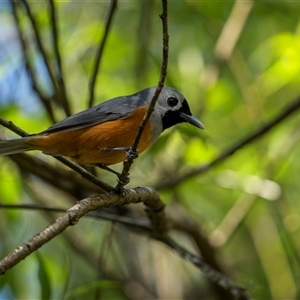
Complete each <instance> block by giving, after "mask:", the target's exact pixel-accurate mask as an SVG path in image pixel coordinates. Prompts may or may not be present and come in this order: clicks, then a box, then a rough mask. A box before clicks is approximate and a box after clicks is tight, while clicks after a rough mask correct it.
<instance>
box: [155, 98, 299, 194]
mask: <svg viewBox="0 0 300 300" xmlns="http://www.w3.org/2000/svg"><path fill="white" fill-rule="evenodd" d="M299 109H300V97H298V98H296V100H294V101H293V102H291V103H290V104H288V105H287V106H286V107H284V108H283V109H280V112H279V113H278V114H277V115H276V116H275V117H274V118H273V119H272V120H270V121H268V122H267V123H266V124H264V125H263V126H261V127H259V128H257V129H256V130H254V131H253V132H252V133H251V134H249V135H248V136H246V137H245V138H244V139H241V140H240V141H239V142H237V143H236V144H234V145H232V146H231V147H229V148H228V149H227V150H225V151H224V152H222V153H221V154H219V156H217V157H216V158H215V159H214V160H212V161H211V162H210V163H208V164H205V165H200V166H199V167H196V168H194V169H193V170H191V171H189V172H187V173H185V174H181V175H178V176H173V177H172V176H171V177H170V178H169V179H167V180H165V181H162V180H161V181H159V182H160V183H158V184H156V189H169V188H172V187H174V186H175V185H178V184H180V183H182V182H183V181H185V180H187V179H189V178H192V177H194V176H197V175H200V174H202V173H205V172H207V171H208V170H210V169H211V168H212V167H214V166H216V165H218V164H220V163H221V162H223V161H224V160H226V159H227V158H228V157H230V156H231V155H232V154H234V153H235V152H236V151H238V150H239V149H241V148H243V147H244V146H246V145H248V144H250V143H251V142H253V141H255V140H256V139H258V138H261V137H263V136H264V135H265V134H267V133H268V132H269V131H270V130H271V129H273V128H274V127H276V126H277V125H279V124H280V123H281V122H283V121H284V120H285V119H287V118H288V117H290V116H291V115H292V114H293V113H294V112H296V111H297V110H299Z"/></svg>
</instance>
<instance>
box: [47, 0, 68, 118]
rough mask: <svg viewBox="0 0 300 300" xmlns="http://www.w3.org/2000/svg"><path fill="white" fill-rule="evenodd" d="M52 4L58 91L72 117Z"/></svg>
mask: <svg viewBox="0 0 300 300" xmlns="http://www.w3.org/2000/svg"><path fill="white" fill-rule="evenodd" d="M49 4H50V19H51V29H52V38H53V47H54V55H55V58H56V62H57V76H56V80H57V84H58V91H59V95H58V97H59V100H60V102H61V104H62V106H63V108H64V111H65V113H66V115H67V116H70V115H71V109H70V105H69V101H68V97H67V90H66V86H65V81H64V76H63V69H62V63H61V56H60V51H59V35H58V30H57V22H58V21H57V14H56V9H55V5H54V1H53V0H49Z"/></svg>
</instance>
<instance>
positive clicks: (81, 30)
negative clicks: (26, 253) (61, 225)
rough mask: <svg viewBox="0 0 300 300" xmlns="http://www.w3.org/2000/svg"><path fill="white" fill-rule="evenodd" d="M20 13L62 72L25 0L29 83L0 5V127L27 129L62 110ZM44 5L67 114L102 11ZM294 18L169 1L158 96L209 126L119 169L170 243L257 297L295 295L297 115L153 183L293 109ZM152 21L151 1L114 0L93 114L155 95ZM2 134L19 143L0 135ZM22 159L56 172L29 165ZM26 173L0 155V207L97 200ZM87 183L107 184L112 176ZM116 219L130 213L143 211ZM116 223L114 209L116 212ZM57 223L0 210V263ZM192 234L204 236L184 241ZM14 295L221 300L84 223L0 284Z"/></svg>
mask: <svg viewBox="0 0 300 300" xmlns="http://www.w3.org/2000/svg"><path fill="white" fill-rule="evenodd" d="M26 3H27V4H28V7H29V8H30V12H31V14H32V18H33V19H34V20H35V25H36V28H37V30H38V33H39V35H40V37H41V42H42V45H43V47H44V49H45V52H46V57H47V61H48V62H49V65H50V68H51V70H52V72H53V74H59V68H58V64H57V63H56V56H55V50H54V44H55V43H54V38H53V31H52V30H53V27H52V24H53V20H52V19H51V3H52V1H36V2H31V1H28V2H24V1H23V0H22V1H19V2H17V3H16V7H15V9H16V12H17V15H18V23H19V28H21V31H22V34H23V37H24V40H25V44H26V47H25V48H26V50H27V58H28V61H29V62H30V65H31V67H32V68H33V69H34V74H35V78H34V81H33V80H32V76H31V75H30V72H28V65H26V60H24V48H23V47H22V44H21V42H20V36H19V31H18V29H17V26H16V19H15V17H14V13H13V9H12V3H11V2H10V1H7V2H1V3H0V28H1V30H0V116H1V117H2V118H4V119H6V120H11V121H13V122H14V123H15V124H16V125H17V126H19V127H21V128H22V129H24V130H25V131H27V132H30V133H35V132H39V131H42V130H44V129H46V128H47V127H48V126H50V125H51V124H53V121H54V120H55V121H58V120H61V119H63V118H64V117H65V116H66V114H65V110H64V109H63V107H62V105H60V104H59V101H58V99H60V97H62V96H61V95H57V93H56V91H55V89H54V87H53V84H52V81H51V78H50V77H49V73H48V71H47V67H46V66H45V61H44V59H43V56H42V55H41V52H40V49H39V46H38V44H37V42H36V39H35V33H34V30H33V27H32V24H31V22H30V18H29V17H28V11H27V10H26V5H25V4H26ZM53 4H54V8H55V12H56V24H57V29H58V36H59V39H58V46H59V51H60V54H61V62H62V70H63V79H64V83H65V86H66V93H65V94H66V98H67V99H68V103H69V106H70V111H71V113H75V112H78V111H80V110H83V109H85V108H87V107H88V103H89V82H90V79H91V74H92V70H93V68H94V66H95V55H96V52H97V49H98V46H99V41H100V40H101V37H102V35H103V32H104V28H105V24H106V18H107V14H108V10H109V7H110V2H109V1H94V2H85V1H64V2H61V1H55V2H54V3H53ZM299 12H300V3H298V2H294V1H218V2H215V1H183V0H182V1H169V36H170V53H169V67H168V76H167V79H166V85H168V86H172V87H175V88H176V89H178V90H180V91H181V92H182V93H183V94H184V95H185V97H186V99H187V100H188V101H189V103H190V106H191V109H192V111H193V114H194V115H196V116H197V117H199V118H200V119H201V120H202V122H203V123H204V125H205V127H206V130H205V131H204V132H199V131H198V130H197V129H196V128H192V127H191V126H188V125H185V124H182V125H179V126H177V127H176V128H172V129H170V130H168V131H166V132H165V133H164V134H163V136H162V137H161V138H160V139H159V140H158V141H157V142H156V143H155V144H154V145H153V146H152V147H151V148H150V149H149V150H147V151H146V152H145V153H143V154H142V155H141V156H140V157H139V159H138V160H136V162H135V163H134V166H133V168H132V170H131V182H130V185H129V186H130V187H135V186H154V187H159V191H160V194H161V197H162V199H163V201H164V202H165V203H166V204H167V209H166V210H167V214H168V216H169V217H170V219H171V220H172V230H171V233H170V234H171V236H172V237H173V238H174V239H175V240H176V241H178V242H179V243H180V244H181V245H184V246H185V247H186V248H187V249H190V250H191V251H193V252H196V253H204V252H205V251H207V252H209V253H210V254H211V255H212V256H214V259H215V260H216V262H217V264H218V266H219V267H220V269H222V271H223V272H224V273H225V274H227V275H228V276H229V277H230V278H232V279H233V280H234V281H235V282H236V283H237V284H238V285H240V286H243V287H245V288H246V290H247V291H248V293H249V294H250V295H251V296H252V297H254V298H256V299H299V298H300V288H299V282H300V268H299V267H300V239H299V235H300V199H299V195H300V181H299V172H300V159H299V157H298V155H299V151H300V143H299V140H300V139H299V138H300V131H299V126H300V119H299V117H298V112H295V113H294V114H292V115H290V116H289V117H288V118H285V119H284V120H282V122H280V123H279V124H277V125H276V126H274V128H272V129H271V130H270V131H268V132H267V133H265V134H262V135H261V136H260V137H259V138H257V139H255V140H253V141H252V142H250V143H248V144H247V145H245V146H244V147H242V148H241V149H239V150H238V151H236V152H235V153H233V154H232V155H231V156H228V157H227V158H226V159H225V160H223V161H222V162H220V163H219V164H216V165H215V166H213V167H211V168H207V169H206V171H203V172H201V173H200V172H199V174H194V176H190V177H188V178H186V179H183V180H181V181H180V182H179V183H177V184H175V185H172V186H166V185H165V183H166V182H170V180H172V179H174V178H175V179H176V178H178V176H181V175H182V174H187V173H189V172H190V171H191V170H193V169H194V168H197V167H199V166H201V165H205V164H207V163H210V162H211V161H213V160H214V159H215V158H216V157H218V156H219V155H220V154H222V153H224V151H226V149H230V148H231V147H233V146H234V145H237V144H238V143H240V141H241V140H243V139H244V138H246V137H248V136H250V135H251V134H252V133H253V132H254V131H255V130H257V129H258V128H260V127H262V126H264V125H265V124H266V123H267V122H268V121H269V120H271V119H272V118H274V117H276V116H277V115H279V114H280V113H281V112H282V111H283V110H284V109H285V107H286V106H288V105H289V103H292V102H293V101H294V100H295V99H297V97H299V94H300V58H299V57H300V19H299ZM160 13H161V3H160V1H119V3H118V8H117V10H116V11H115V14H114V18H113V22H112V26H111V29H110V31H109V36H108V40H107V43H106V46H105V49H104V52H103V56H102V60H101V65H100V69H99V73H98V77H97V84H96V88H95V102H94V103H95V104H96V103H100V102H102V101H104V100H107V99H109V98H113V97H115V96H119V95H125V94H131V93H134V92H136V91H137V90H140V89H143V88H146V87H148V86H155V85H156V84H157V82H158V78H159V72H160V64H161V55H162V33H161V31H162V29H161V20H160V18H159V14H160ZM58 77H59V76H58V75H57V78H58ZM33 82H35V83H36V84H37V86H34V84H33ZM45 103H46V104H45ZM49 107H50V108H49ZM47 108H48V109H47ZM295 110H296V108H295ZM49 112H50V113H49ZM0 136H1V138H13V137H16V135H15V134H14V133H12V132H11V131H9V130H8V129H5V128H2V127H1V126H0ZM29 155H30V156H34V157H38V158H39V159H41V160H42V161H45V162H47V163H49V164H51V165H52V166H54V168H57V169H58V168H63V169H65V170H68V169H67V167H65V166H63V165H61V164H60V163H59V162H57V161H56V160H54V159H53V158H52V157H49V156H46V155H43V154H42V153H38V152H32V153H30V154H29ZM25 162H26V156H25V157H23V156H22V157H21V156H19V159H17V158H10V157H0V202H1V204H4V205H8V204H39V205H46V206H50V207H59V208H68V207H70V206H71V205H72V203H74V201H76V200H80V199H82V198H84V197H86V196H88V195H91V194H95V191H93V190H92V189H91V190H89V189H88V187H87V189H86V190H85V191H83V190H81V189H80V188H78V187H76V186H74V184H73V179H72V178H73V177H72V176H73V175H70V176H69V177H66V178H64V180H62V179H60V185H58V184H55V180H54V179H53V178H52V179H51V176H49V178H50V179H49V180H48V181H47V180H45V178H44V179H42V178H41V177H39V176H38V175H37V173H36V172H35V171H34V167H33V166H27V167H26V166H25V165H26V164H25ZM121 167H122V165H121V164H120V165H119V166H116V167H115V169H116V170H121ZM45 172H46V173H47V174H48V175H49V174H50V175H51V171H49V170H45ZM68 174H71V173H68ZM97 174H98V176H99V177H100V178H101V179H102V180H104V181H106V182H108V183H110V184H113V185H114V184H115V183H116V179H115V177H114V176H112V175H111V174H107V173H106V172H102V171H99V170H97ZM53 176H54V177H55V175H53ZM64 187H65V188H64ZM128 209H130V210H132V211H134V212H135V214H140V215H142V214H143V207H142V206H139V205H132V206H130V207H129V208H128ZM118 213H120V214H122V213H123V214H126V213H127V210H126V209H125V208H123V209H122V208H120V211H119V212H118ZM58 215H59V214H57V213H56V214H53V213H51V212H45V211H34V210H28V209H19V210H13V209H5V208H1V210H0V255H1V257H4V256H5V255H6V254H7V253H8V252H9V251H11V250H13V249H14V248H15V247H17V246H18V245H19V244H21V243H22V242H24V241H26V240H27V239H28V238H30V237H31V236H32V235H34V234H36V233H37V232H39V231H40V230H42V229H43V228H44V227H45V226H47V225H48V224H49V223H50V222H51V220H54V219H55V217H57V216H58ZM193 230H196V231H197V233H195V234H194V235H193ZM200 233H201V236H202V239H203V240H202V241H201V242H199V240H198V242H197V238H196V237H195V236H198V238H199V235H200ZM195 241H196V242H195ZM16 298H18V299H33V298H35V299H36V298H41V299H100V298H101V299H154V298H159V299H224V297H223V298H222V293H221V294H220V292H218V291H217V290H216V288H215V287H214V286H212V285H211V284H210V283H209V282H208V281H207V280H206V278H205V277H204V276H203V275H202V274H201V273H200V272H199V271H198V270H196V269H195V268H194V267H193V266H191V265H190V264H189V263H187V262H185V261H183V260H182V259H180V258H179V257H178V256H177V255H176V254H175V253H173V252H172V251H170V249H167V248H166V247H164V246H163V245H161V244H159V243H158V242H156V241H153V240H151V239H150V238H148V237H145V236H144V235H139V234H136V233H134V232H131V231H130V230H129V229H128V228H126V227H124V226H122V225H118V223H117V222H110V221H103V220H101V219H91V218H84V219H82V220H81V221H80V222H79V224H77V225H76V226H74V227H72V228H70V229H68V230H67V231H66V232H65V233H64V234H62V235H60V236H59V237H57V238H55V239H54V240H52V241H51V242H49V243H48V244H47V245H46V246H44V247H42V248H41V249H40V250H39V251H37V252H36V253H34V254H33V255H31V256H30V257H28V258H27V259H26V260H25V261H23V262H21V263H20V264H18V265H17V266H16V267H14V268H13V269H12V270H9V271H8V272H7V274H5V276H1V278H0V299H16Z"/></svg>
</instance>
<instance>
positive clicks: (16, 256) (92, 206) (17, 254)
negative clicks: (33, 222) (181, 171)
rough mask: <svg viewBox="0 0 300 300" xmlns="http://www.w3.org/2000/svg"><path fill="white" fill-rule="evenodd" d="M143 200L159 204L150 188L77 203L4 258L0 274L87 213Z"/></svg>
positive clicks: (94, 197)
mask: <svg viewBox="0 0 300 300" xmlns="http://www.w3.org/2000/svg"><path fill="white" fill-rule="evenodd" d="M144 200H145V201H148V203H156V201H158V202H159V201H160V199H159V194H158V193H157V192H156V191H155V190H152V189H150V188H147V187H143V188H141V187H138V188H135V189H130V190H127V189H126V190H124V191H123V195H122V197H120V196H119V195H117V194H116V193H106V194H102V195H97V196H93V197H89V198H86V199H83V200H81V201H79V202H78V203H77V204H75V205H74V206H73V207H71V208H70V209H69V210H68V211H67V212H66V213H64V214H63V215H62V216H61V217H59V218H58V219H57V220H55V221H54V222H53V223H52V224H50V225H49V226H48V227H46V228H45V229H44V230H42V231H41V232H39V233H38V234H36V235H35V236H33V237H32V238H31V239H29V240H28V241H27V242H25V243H24V244H22V245H21V246H19V247H18V248H16V249H15V250H13V251H12V252H10V253H9V254H8V255H7V256H6V257H4V258H3V259H2V260H1V261H0V274H4V273H5V272H6V271H7V270H9V269H10V268H12V267H14V266H15V265H16V264H18V263H19V262H20V261H21V260H23V259H25V258H26V257H27V256H28V255H30V254H31V253H33V252H34V251H36V250H37V249H39V248H40V247H41V246H43V245H44V244H46V243H47V242H49V241H50V240H52V239H53V238H54V237H56V236H57V235H59V234H60V233H61V232H63V231H64V230H66V228H68V227H69V226H73V225H75V224H76V223H78V221H79V219H80V218H81V217H83V216H84V215H85V214H86V213H88V212H89V211H93V210H97V209H99V208H104V207H111V206H117V205H126V204H131V203H140V202H141V201H144Z"/></svg>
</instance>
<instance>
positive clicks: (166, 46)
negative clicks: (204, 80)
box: [116, 0, 169, 192]
mask: <svg viewBox="0 0 300 300" xmlns="http://www.w3.org/2000/svg"><path fill="white" fill-rule="evenodd" d="M160 18H161V20H162V32H163V57H162V65H161V71H160V78H159V81H158V84H157V88H156V90H155V93H154V96H153V98H152V100H151V102H150V104H149V107H148V110H147V112H146V114H145V116H144V118H143V121H142V123H141V124H140V126H139V129H138V132H137V135H136V137H135V140H134V143H133V145H132V152H133V153H137V147H138V144H139V141H140V139H141V136H142V134H143V131H144V129H145V127H146V124H147V122H148V121H149V119H150V117H151V114H152V113H153V111H154V107H155V104H156V101H157V99H158V97H159V95H160V92H161V90H162V88H163V87H164V82H165V78H166V76H167V67H168V58H169V34H168V1H167V0H162V14H161V15H160ZM133 160H134V156H128V157H127V160H126V161H125V162H124V166H123V170H122V173H121V176H120V177H119V179H120V181H119V183H118V185H117V186H116V191H119V192H120V191H122V189H123V186H124V182H126V178H127V177H128V174H129V170H130V168H131V165H132V164H133Z"/></svg>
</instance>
